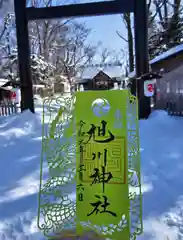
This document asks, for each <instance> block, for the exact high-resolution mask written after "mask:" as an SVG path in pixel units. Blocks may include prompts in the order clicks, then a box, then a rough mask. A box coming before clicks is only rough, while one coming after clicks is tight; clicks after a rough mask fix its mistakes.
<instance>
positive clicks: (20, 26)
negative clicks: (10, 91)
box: [14, 0, 34, 112]
mask: <svg viewBox="0 0 183 240" xmlns="http://www.w3.org/2000/svg"><path fill="white" fill-rule="evenodd" d="M14 7H15V17H16V32H17V45H18V60H19V61H18V62H19V76H20V86H21V100H22V101H21V110H22V111H24V110H26V109H30V111H31V112H34V99H33V89H32V80H31V72H30V71H31V70H30V48H29V34H28V21H27V17H26V0H14Z"/></svg>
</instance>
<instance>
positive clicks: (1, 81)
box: [0, 78, 9, 87]
mask: <svg viewBox="0 0 183 240" xmlns="http://www.w3.org/2000/svg"><path fill="white" fill-rule="evenodd" d="M7 82H9V80H8V79H5V78H0V87H2V86H3V85H4V84H6V83H7Z"/></svg>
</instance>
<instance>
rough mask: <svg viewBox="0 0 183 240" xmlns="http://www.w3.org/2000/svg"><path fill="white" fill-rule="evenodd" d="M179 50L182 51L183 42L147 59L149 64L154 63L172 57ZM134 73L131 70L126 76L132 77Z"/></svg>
mask: <svg viewBox="0 0 183 240" xmlns="http://www.w3.org/2000/svg"><path fill="white" fill-rule="evenodd" d="M181 52H183V44H179V45H178V46H175V47H173V48H171V49H169V50H167V51H166V52H164V53H162V54H160V55H158V56H156V57H155V58H153V59H152V60H150V61H149V64H150V65H152V64H155V63H157V62H160V61H162V60H165V59H167V58H169V57H172V56H174V55H176V54H178V53H181ZM135 75H136V71H133V72H131V73H129V75H128V77H129V78H133V77H135Z"/></svg>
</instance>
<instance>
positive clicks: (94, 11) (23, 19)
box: [14, 0, 150, 112]
mask: <svg viewBox="0 0 183 240" xmlns="http://www.w3.org/2000/svg"><path fill="white" fill-rule="evenodd" d="M14 6H15V16H16V28H17V44H18V57H19V72H20V81H21V92H22V104H21V109H22V110H25V109H30V110H31V111H32V112H34V101H33V89H32V80H31V71H30V48H29V36H28V22H29V21H32V20H38V19H56V18H70V17H86V16H100V15H109V14H121V13H126V12H132V13H134V19H135V21H134V26H135V56H136V72H137V77H139V76H140V75H142V74H144V73H147V72H148V71H149V65H148V51H147V39H148V38H147V6H146V0H128V1H126V0H113V1H103V2H93V3H84V4H71V5H62V6H53V7H45V8H35V7H26V0H14ZM138 85H139V87H140V84H138ZM139 92H140V91H138V93H139ZM138 96H139V97H140V95H139V94H138ZM144 101H146V106H147V107H148V99H147V100H146V99H145V100H144ZM139 107H140V108H141V106H139ZM149 108H150V103H149Z"/></svg>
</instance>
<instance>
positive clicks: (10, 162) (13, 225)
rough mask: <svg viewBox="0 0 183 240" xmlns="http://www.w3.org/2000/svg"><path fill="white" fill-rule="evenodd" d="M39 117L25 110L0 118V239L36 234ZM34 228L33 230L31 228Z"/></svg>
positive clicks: (22, 237) (27, 237) (23, 237)
mask: <svg viewBox="0 0 183 240" xmlns="http://www.w3.org/2000/svg"><path fill="white" fill-rule="evenodd" d="M41 129H42V125H41V118H40V116H39V115H34V114H32V113H31V112H29V111H25V112H23V113H22V114H17V115H12V116H10V117H1V118H0V156H1V161H0V173H1V174H0V182H1V186H0V239H1V240H3V239H7V240H9V239H16V240H19V239H22V240H26V239H32V238H31V236H34V234H35V233H34V232H36V235H35V236H34V237H33V239H41V236H40V234H38V235H39V236H38V238H36V236H37V228H35V226H36V215H37V198H38V197H37V192H38V189H39V162H40V151H41ZM35 229H36V230H35Z"/></svg>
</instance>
